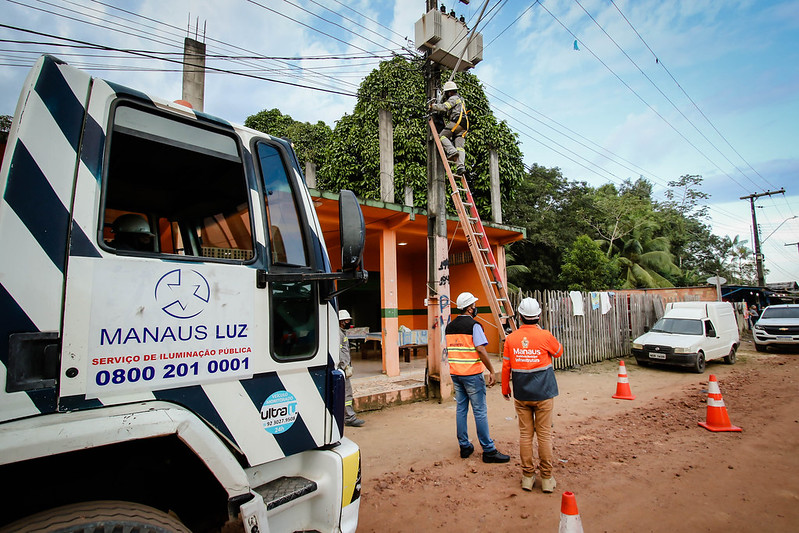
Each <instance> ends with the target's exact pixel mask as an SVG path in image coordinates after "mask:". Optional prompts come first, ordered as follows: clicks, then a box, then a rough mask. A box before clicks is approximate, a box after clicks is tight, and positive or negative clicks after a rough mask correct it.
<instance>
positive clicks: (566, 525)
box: [558, 491, 583, 533]
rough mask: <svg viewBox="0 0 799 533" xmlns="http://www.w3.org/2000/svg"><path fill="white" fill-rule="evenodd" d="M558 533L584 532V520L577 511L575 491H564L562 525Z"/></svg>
mask: <svg viewBox="0 0 799 533" xmlns="http://www.w3.org/2000/svg"><path fill="white" fill-rule="evenodd" d="M558 533H583V522H582V520H580V513H579V512H578V511H577V499H576V498H575V497H574V493H573V492H568V491H567V492H564V493H563V497H562V498H561V499H560V526H559V527H558Z"/></svg>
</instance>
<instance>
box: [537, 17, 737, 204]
mask: <svg viewBox="0 0 799 533" xmlns="http://www.w3.org/2000/svg"><path fill="white" fill-rule="evenodd" d="M540 5H541V8H542V9H543V10H544V11H546V12H547V13H549V15H550V16H551V17H552V18H553V19H555V21H556V22H557V23H558V24H560V25H561V27H562V28H563V29H565V30H566V31H567V32H568V33H569V34H570V35H571V36H572V37H573V38H574V39H575V41H578V42H580V43H581V44H582V45H583V48H584V49H585V50H587V51H588V52H589V53H590V54H591V55H592V56H594V58H595V59H596V60H597V61H599V63H600V64H602V66H603V67H605V69H607V70H608V72H610V73H611V74H613V76H614V77H615V78H616V79H617V80H619V81H620V82H621V83H622V85H624V86H625V87H627V89H628V90H629V91H630V92H631V93H633V94H634V95H635V96H636V97H637V98H638V99H639V100H640V101H641V102H642V103H643V104H644V105H646V106H647V107H648V108H649V109H650V110H651V111H652V112H653V113H654V114H655V115H657V116H658V117H659V118H660V119H661V120H662V121H663V122H664V123H665V124H667V125H668V126H669V127H670V128H671V129H672V130H674V132H675V133H676V134H677V135H679V136H680V137H682V139H683V140H684V141H685V142H686V143H688V144H689V145H690V146H691V147H692V148H694V150H696V151H697V152H698V153H699V154H700V155H701V156H703V157H704V158H705V159H707V160H708V162H710V163H711V164H712V165H713V166H715V167H716V168H718V170H719V171H720V172H721V173H722V174H724V175H725V176H727V177H728V178H730V179H731V180H732V181H733V182H735V183H736V184H737V185H738V186H739V187H741V188H742V189H743V190H746V188H745V187H744V186H743V185H741V184H740V183H738V181H736V180H735V178H733V177H732V176H730V175H729V174H727V173H726V172H724V171H723V170H722V169H721V168H719V166H718V165H717V164H716V163H715V162H714V161H713V160H712V159H710V158H709V157H708V156H707V155H706V154H705V153H704V152H702V151H701V150H700V149H699V148H698V147H697V146H696V145H694V144H693V143H692V142H691V141H690V140H689V139H688V138H687V137H686V136H685V135H683V134H682V133H681V132H680V131H679V130H678V129H677V128H676V127H674V125H673V124H672V123H671V122H669V121H668V120H666V118H665V117H664V116H663V115H661V114H660V113H658V111H657V110H656V109H655V108H654V107H652V105H651V104H649V103H648V102H647V101H646V100H644V98H643V97H642V96H641V95H640V94H638V92H637V91H636V90H635V89H633V88H632V87H631V86H630V85H629V84H628V83H627V82H626V81H624V80H623V79H622V78H621V76H619V75H618V74H617V73H616V72H615V71H614V70H613V69H611V68H610V67H609V66H608V65H607V63H605V62H604V61H602V59H601V58H600V57H599V56H597V55H596V54H595V53H594V52H593V50H591V48H590V47H589V46H588V45H587V44H586V43H585V42H584V41H582V40H580V39H579V38H578V37H577V35H575V34H574V32H572V31H571V30H570V29H569V28H568V27H567V26H566V25H565V24H563V22H561V21H560V19H559V18H558V17H556V16H555V14H554V13H552V12H551V11H550V10H548V9H547V7H546V6H545V5H544V4H540Z"/></svg>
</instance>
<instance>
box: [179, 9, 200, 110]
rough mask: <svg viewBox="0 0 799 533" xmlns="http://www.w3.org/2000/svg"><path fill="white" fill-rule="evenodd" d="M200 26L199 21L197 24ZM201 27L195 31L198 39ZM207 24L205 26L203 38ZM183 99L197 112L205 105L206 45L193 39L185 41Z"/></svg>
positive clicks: (188, 38)
mask: <svg viewBox="0 0 799 533" xmlns="http://www.w3.org/2000/svg"><path fill="white" fill-rule="evenodd" d="M197 26H199V21H198V22H197ZM198 32H199V27H198V28H196V29H195V37H198ZM204 34H205V24H203V38H204ZM182 99H183V100H184V101H186V102H188V103H189V104H191V107H192V108H193V109H195V110H197V111H203V106H204V105H205V43H201V42H200V41H198V40H196V39H192V38H191V37H186V38H185V39H184V40H183V95H182Z"/></svg>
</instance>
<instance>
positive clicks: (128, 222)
mask: <svg viewBox="0 0 799 533" xmlns="http://www.w3.org/2000/svg"><path fill="white" fill-rule="evenodd" d="M111 231H113V232H114V233H136V234H138V235H148V236H150V237H154V236H155V235H154V234H153V233H152V232H151V231H150V225H149V224H148V223H147V221H146V220H145V219H144V217H143V216H141V215H135V214H133V213H128V214H126V215H121V216H119V217H117V219H116V220H115V221H114V223H113V224H112V225H111Z"/></svg>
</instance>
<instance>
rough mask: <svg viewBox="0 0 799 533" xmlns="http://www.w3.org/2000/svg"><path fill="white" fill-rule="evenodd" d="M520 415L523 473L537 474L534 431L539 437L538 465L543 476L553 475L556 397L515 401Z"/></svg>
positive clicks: (520, 445)
mask: <svg viewBox="0 0 799 533" xmlns="http://www.w3.org/2000/svg"><path fill="white" fill-rule="evenodd" d="M513 403H514V405H515V407H516V414H517V415H518V417H519V455H520V456H521V459H522V473H523V474H524V475H525V476H527V477H530V476H533V475H535V465H534V464H533V433H535V435H536V436H537V437H538V467H539V470H540V471H541V477H544V478H550V477H552V457H553V453H552V411H553V410H554V407H555V399H554V398H550V399H548V400H541V401H538V402H521V401H519V400H514V401H513Z"/></svg>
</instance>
